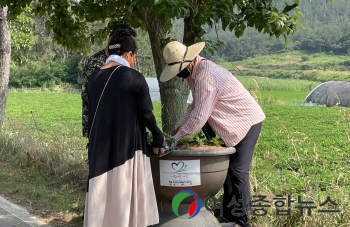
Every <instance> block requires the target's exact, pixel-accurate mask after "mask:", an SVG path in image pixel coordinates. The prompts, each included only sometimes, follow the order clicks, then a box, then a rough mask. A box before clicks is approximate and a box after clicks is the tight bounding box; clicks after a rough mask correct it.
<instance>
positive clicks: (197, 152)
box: [165, 147, 236, 157]
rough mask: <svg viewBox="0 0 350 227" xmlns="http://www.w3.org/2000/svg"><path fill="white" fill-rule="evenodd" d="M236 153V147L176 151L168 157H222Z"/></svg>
mask: <svg viewBox="0 0 350 227" xmlns="http://www.w3.org/2000/svg"><path fill="white" fill-rule="evenodd" d="M235 152H236V149H235V148H234V147H227V148H225V149H210V150H174V151H173V152H172V153H170V154H169V155H167V156H220V155H229V154H233V153H235ZM165 157H166V156H165Z"/></svg>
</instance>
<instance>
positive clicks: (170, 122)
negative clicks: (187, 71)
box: [144, 13, 189, 133]
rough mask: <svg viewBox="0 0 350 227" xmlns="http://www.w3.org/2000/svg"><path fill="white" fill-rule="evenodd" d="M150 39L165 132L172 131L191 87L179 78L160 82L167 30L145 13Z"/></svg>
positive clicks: (182, 112)
mask: <svg viewBox="0 0 350 227" xmlns="http://www.w3.org/2000/svg"><path fill="white" fill-rule="evenodd" d="M144 21H145V23H146V27H147V31H148V35H149V39H150V42H151V48H152V55H153V59H154V65H155V68H156V74H157V79H158V82H159V89H160V98H161V103H162V125H163V131H164V132H165V133H170V132H171V131H172V130H173V129H174V125H175V124H176V122H178V121H179V120H180V119H181V117H182V116H183V114H184V112H185V110H186V106H187V97H188V94H189V88H188V85H187V82H185V81H182V80H179V79H176V78H175V79H171V80H169V81H167V82H160V81H159V77H160V74H161V73H162V70H163V68H164V67H165V61H164V58H163V50H162V49H161V41H162V39H165V37H166V32H165V29H164V24H163V23H161V22H160V21H159V20H155V19H154V18H153V17H152V16H151V13H150V14H146V15H144Z"/></svg>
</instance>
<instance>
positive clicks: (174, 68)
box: [160, 41, 205, 82]
mask: <svg viewBox="0 0 350 227" xmlns="http://www.w3.org/2000/svg"><path fill="white" fill-rule="evenodd" d="M204 46H205V42H199V43H195V44H193V45H191V46H189V47H186V46H185V45H184V44H182V43H180V42H178V41H173V42H170V43H168V44H167V45H166V46H165V47H164V50H163V57H164V59H165V63H166V64H167V65H166V66H165V68H164V70H163V72H162V74H161V75H160V81H161V82H165V81H168V80H170V79H171V78H173V77H174V76H176V74H178V73H179V72H180V71H181V70H183V69H184V68H185V67H186V66H187V65H189V64H190V63H191V61H193V59H194V58H195V57H196V56H197V55H198V54H199V53H200V52H201V51H202V50H203V48H204Z"/></svg>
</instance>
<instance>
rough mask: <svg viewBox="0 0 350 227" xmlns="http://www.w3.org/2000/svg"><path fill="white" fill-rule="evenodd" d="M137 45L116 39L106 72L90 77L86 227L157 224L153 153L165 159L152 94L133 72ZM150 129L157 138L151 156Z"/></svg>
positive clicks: (111, 44) (125, 37) (128, 38)
mask: <svg viewBox="0 0 350 227" xmlns="http://www.w3.org/2000/svg"><path fill="white" fill-rule="evenodd" d="M136 50H137V47H136V41H135V39H134V38H133V37H132V36H130V35H126V34H125V35H120V34H115V35H113V37H112V38H111V40H110V42H109V45H108V53H109V56H108V58H107V60H106V63H105V65H104V66H102V67H101V69H99V70H96V71H94V72H93V73H92V75H91V76H90V77H89V81H88V87H87V95H88V103H89V106H88V114H89V116H88V136H89V147H88V158H89V181H88V190H87V194H86V200H85V212H84V227H97V226H98V227H102V226H103V227H115V226H118V227H146V226H151V225H154V224H157V223H158V222H159V216H158V208H157V202H156V197H155V192H154V186H153V179H152V173H151V166H150V158H149V155H150V152H154V153H156V154H157V153H159V152H160V153H163V152H164V148H163V147H164V144H165V139H164V136H163V133H162V132H161V130H160V129H159V128H158V127H157V124H156V120H155V117H154V115H153V112H152V111H153V106H152V102H151V98H150V94H149V88H148V85H147V83H146V80H145V78H144V76H143V75H142V74H141V73H139V72H138V71H136V70H134V69H133V65H134V62H135V58H136ZM146 128H147V129H148V130H149V131H150V132H151V134H152V136H153V141H152V147H153V150H151V151H149V150H148V144H147V135H146Z"/></svg>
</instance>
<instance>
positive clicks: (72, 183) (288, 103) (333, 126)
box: [0, 76, 350, 227]
mask: <svg viewBox="0 0 350 227" xmlns="http://www.w3.org/2000/svg"><path fill="white" fill-rule="evenodd" d="M238 78H239V79H240V80H241V81H242V83H243V84H244V85H245V86H246V87H248V88H249V90H250V91H251V93H252V94H253V95H254V97H256V99H257V101H258V102H259V104H260V105H261V106H262V108H263V110H264V112H265V114H266V116H267V118H266V120H265V121H264V123H263V129H262V132H261V137H260V140H259V142H258V146H257V148H256V151H255V155H254V158H253V163H252V166H251V183H252V190H253V195H258V194H259V195H266V196H267V198H269V201H270V205H273V202H272V198H273V197H274V196H277V195H280V194H281V195H284V196H285V197H286V196H287V195H291V196H292V197H293V199H295V200H297V197H298V196H301V197H302V198H303V200H312V201H314V203H315V205H316V206H318V207H319V204H320V203H322V202H323V201H325V199H326V198H327V196H330V198H331V199H332V200H333V201H334V202H336V203H337V204H339V206H338V209H340V210H341V212H340V213H334V214H324V213H317V210H316V209H315V210H314V211H313V214H312V216H307V215H304V216H300V215H299V214H298V210H297V209H293V212H292V215H291V216H288V217H277V216H276V215H275V214H274V212H275V210H274V209H273V208H270V209H268V212H269V214H268V215H267V216H264V217H257V216H253V221H254V223H255V226H259V227H277V226H278V227H282V226H287V227H289V226H291V227H294V226H303V227H306V226H308V227H309V226H314V227H316V226H350V212H349V210H350V202H349V195H350V187H349V185H350V177H349V173H350V170H349V164H347V161H348V160H349V159H350V157H349V156H350V155H349V150H350V139H349V138H350V128H349V123H350V110H349V109H346V108H328V107H307V106H302V105H301V103H302V101H303V100H304V99H305V97H306V95H307V94H308V93H309V92H310V90H311V89H312V88H313V87H314V86H316V85H317V84H319V83H318V82H310V81H296V80H274V79H266V78H256V77H246V76H245V77H238ZM276 86H278V89H276ZM154 107H155V114H156V116H157V119H158V122H160V103H154ZM4 131H5V132H6V133H7V135H8V137H9V138H11V139H12V140H13V141H14V142H16V141H20V144H22V145H23V146H24V147H26V149H27V148H28V147H29V146H31V147H33V148H31V149H29V148H28V149H29V150H27V151H26V149H24V151H25V152H26V153H25V155H23V157H28V156H31V152H33V155H32V157H31V158H25V161H23V159H20V158H21V157H22V156H21V155H20V154H19V152H20V151H18V150H16V149H10V152H7V153H4V152H5V151H4V150H2V154H3V155H2V158H1V161H2V166H4V165H5V166H6V168H10V166H11V165H9V164H10V163H12V162H13V161H15V163H16V164H17V165H19V167H20V168H19V169H21V172H19V171H18V169H16V167H15V169H13V170H12V172H11V173H12V175H11V176H12V177H9V175H8V172H6V171H1V172H0V180H3V182H4V183H3V185H2V187H3V188H2V190H4V188H7V190H10V191H11V195H12V196H13V195H18V196H22V197H25V198H28V199H29V200H31V201H40V204H41V206H42V207H45V209H50V212H51V214H52V215H54V214H60V215H61V216H62V215H63V216H64V217H65V220H67V221H70V218H73V220H74V221H70V224H72V225H71V226H74V224H77V226H79V225H81V222H80V220H79V218H78V216H79V215H81V212H82V210H83V202H84V195H85V180H86V170H87V167H86V165H85V164H83V162H84V158H86V150H85V144H86V142H87V141H86V139H85V138H82V136H81V99H80V94H65V93H53V92H11V93H9V97H8V102H7V110H6V114H5V122H4ZM22 136H23V137H26V136H27V137H28V138H29V140H25V139H22ZM21 141H22V142H21ZM23 141H24V142H23ZM24 144H25V145H24ZM39 147H40V149H42V150H41V151H40V152H39V153H35V152H37V150H40V149H38V148H39ZM0 149H1V148H0ZM34 153H35V155H34ZM41 156H42V157H41ZM44 156H48V157H49V161H48V162H47V161H43V160H46V159H44V158H43V157H44ZM11 157H12V158H11ZM13 157H14V158H13ZM23 157H22V158H23ZM40 157H41V158H40ZM14 166H16V165H14ZM43 166H44V167H43ZM34 167H37V168H34ZM28 169H29V170H31V171H28V172H26V171H24V170H28ZM34 169H35V170H34ZM33 171H38V172H36V173H35V174H34V175H33ZM17 175H20V176H18V177H16V176H17ZM34 176H35V177H34ZM5 179H8V180H5ZM21 185H23V186H21ZM28 185H29V186H28ZM295 206H296V205H295ZM329 209H330V207H329ZM74 217H76V219H74ZM53 224H54V223H53Z"/></svg>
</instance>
